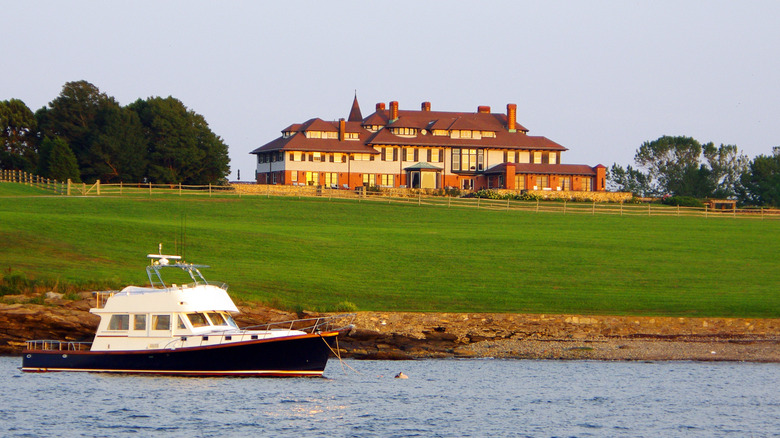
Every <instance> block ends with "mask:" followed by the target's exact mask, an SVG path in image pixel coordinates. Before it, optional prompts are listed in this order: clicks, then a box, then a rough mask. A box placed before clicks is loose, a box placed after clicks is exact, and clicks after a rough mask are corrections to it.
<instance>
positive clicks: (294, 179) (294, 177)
mask: <svg viewBox="0 0 780 438" xmlns="http://www.w3.org/2000/svg"><path fill="white" fill-rule="evenodd" d="M290 182H298V171H297V170H293V171H292V172H290Z"/></svg>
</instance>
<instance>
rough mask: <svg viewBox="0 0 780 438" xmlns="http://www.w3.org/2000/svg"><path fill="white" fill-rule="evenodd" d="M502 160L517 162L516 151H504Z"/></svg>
mask: <svg viewBox="0 0 780 438" xmlns="http://www.w3.org/2000/svg"><path fill="white" fill-rule="evenodd" d="M504 162H505V163H517V152H516V151H509V152H504Z"/></svg>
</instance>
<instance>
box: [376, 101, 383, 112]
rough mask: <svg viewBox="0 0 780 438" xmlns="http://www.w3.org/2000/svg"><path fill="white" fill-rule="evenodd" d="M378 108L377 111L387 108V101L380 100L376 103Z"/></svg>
mask: <svg viewBox="0 0 780 438" xmlns="http://www.w3.org/2000/svg"><path fill="white" fill-rule="evenodd" d="M376 110H377V111H384V110H385V103H384V102H379V103H378V104H376Z"/></svg>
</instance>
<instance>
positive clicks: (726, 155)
mask: <svg viewBox="0 0 780 438" xmlns="http://www.w3.org/2000/svg"><path fill="white" fill-rule="evenodd" d="M702 152H703V154H704V157H705V158H706V160H707V164H708V165H709V168H710V170H711V171H712V175H711V177H712V179H714V180H715V181H714V183H715V185H716V188H715V190H714V191H713V193H712V197H714V198H719V199H725V198H734V197H736V196H737V186H738V185H739V181H740V177H741V176H742V174H743V173H745V171H747V169H748V166H749V165H750V159H749V158H748V157H747V155H745V154H740V153H739V151H738V149H737V147H736V146H735V145H723V144H722V145H720V147H718V148H716V147H715V145H713V144H712V143H707V144H705V145H703V146H702Z"/></svg>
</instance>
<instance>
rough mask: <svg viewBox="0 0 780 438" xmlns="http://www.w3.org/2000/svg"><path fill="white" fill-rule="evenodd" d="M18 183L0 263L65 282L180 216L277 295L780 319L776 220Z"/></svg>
mask: <svg viewBox="0 0 780 438" xmlns="http://www.w3.org/2000/svg"><path fill="white" fill-rule="evenodd" d="M18 187H20V186H19V185H17V184H8V183H5V184H0V248H2V249H1V250H0V275H2V276H5V277H6V278H8V277H10V276H13V275H18V274H20V273H21V274H23V275H24V276H26V277H27V278H33V279H36V280H38V281H45V282H47V283H48V284H49V285H54V284H56V285H57V287H59V288H62V287H63V285H67V284H73V283H76V284H83V285H85V287H86V286H87V285H88V286H91V287H101V286H105V287H120V286H122V285H125V284H129V283H133V284H142V283H146V282H147V279H146V273H145V271H144V267H145V266H146V263H147V261H146V259H145V255H146V254H147V253H152V252H157V244H158V243H163V251H164V252H167V253H169V252H173V251H174V247H175V245H176V243H177V242H179V240H180V239H181V235H182V229H183V225H186V256H187V260H188V261H190V262H194V263H204V264H209V265H211V266H212V269H210V270H208V271H207V272H205V275H206V276H207V278H209V279H211V280H222V281H226V282H228V283H229V284H230V286H231V288H230V292H231V294H232V295H234V296H235V297H238V298H240V299H244V300H255V301H261V302H264V303H266V304H272V305H276V306H283V307H287V308H305V309H320V310H329V309H335V308H337V307H338V306H339V303H342V302H345V301H348V302H351V303H354V304H355V305H357V307H358V308H359V309H360V310H387V311H396V310H397V311H402V310H403V311H452V312H468V311H474V312H529V313H590V314H642V315H680V316H750V317H780V292H778V290H780V287H778V286H779V285H780V262H778V254H779V251H778V249H780V221H761V220H745V219H742V220H734V219H726V218H717V219H703V218H686V217H656V216H653V217H639V216H633V217H619V216H602V215H596V216H588V215H562V214H549V213H531V212H516V211H515V212H512V211H486V210H473V209H459V208H451V209H447V208H444V207H424V206H423V207H418V206H416V205H386V204H380V203H372V202H362V203H357V202H354V201H347V200H340V201H339V200H333V201H328V200H326V199H296V198H264V197H242V198H237V197H212V198H203V197H187V196H183V197H179V196H153V197H137V198H111V197H100V198H98V197H89V198H79V197H70V198H68V197H64V196H55V197H44V196H18V195H30V194H32V193H31V192H30V191H29V190H28V189H29V188H25V190H24V193H19V189H18ZM33 190H34V189H33Z"/></svg>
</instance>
